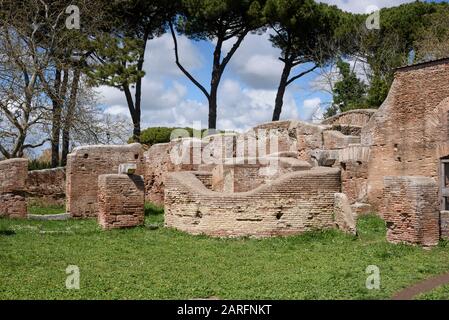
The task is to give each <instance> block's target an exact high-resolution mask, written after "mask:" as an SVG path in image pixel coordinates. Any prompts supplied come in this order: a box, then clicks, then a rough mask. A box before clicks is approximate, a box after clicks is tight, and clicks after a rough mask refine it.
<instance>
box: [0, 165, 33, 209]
mask: <svg viewBox="0 0 449 320" xmlns="http://www.w3.org/2000/svg"><path fill="white" fill-rule="evenodd" d="M27 177H28V160H26V159H10V160H4V161H0V217H7V218H26V217H27V204H26V199H25V190H26V179H27Z"/></svg>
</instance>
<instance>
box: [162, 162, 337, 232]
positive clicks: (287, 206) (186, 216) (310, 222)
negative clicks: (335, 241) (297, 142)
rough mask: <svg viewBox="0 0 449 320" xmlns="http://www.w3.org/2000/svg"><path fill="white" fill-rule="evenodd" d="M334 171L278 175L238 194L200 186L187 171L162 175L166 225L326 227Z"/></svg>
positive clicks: (204, 229)
mask: <svg viewBox="0 0 449 320" xmlns="http://www.w3.org/2000/svg"><path fill="white" fill-rule="evenodd" d="M338 192H340V171H339V170H338V169H334V168H315V169H312V170H308V171H298V172H292V173H288V174H285V175H283V176H282V177H280V178H279V179H277V180H275V181H273V182H272V183H271V184H267V185H262V186H260V187H258V188H256V189H254V190H251V191H249V192H243V193H220V192H214V191H212V190H210V189H208V188H206V187H205V186H204V185H203V184H202V183H201V181H200V180H198V179H197V178H196V176H195V175H194V174H193V173H190V172H174V173H169V174H167V180H166V190H165V195H166V196H165V223H166V226H168V227H172V228H176V229H179V230H182V231H186V232H189V233H192V234H207V235H211V236H220V237H221V236H223V237H225V236H249V235H251V236H258V237H264V236H272V235H291V234H298V233H301V232H304V231H309V230H315V229H326V228H332V227H333V226H334V225H335V222H334V219H333V210H334V194H335V193H338Z"/></svg>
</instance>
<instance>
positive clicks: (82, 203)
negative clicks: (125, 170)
mask: <svg viewBox="0 0 449 320" xmlns="http://www.w3.org/2000/svg"><path fill="white" fill-rule="evenodd" d="M67 160H68V161H67V212H68V213H70V214H71V216H72V217H75V218H88V217H96V216H97V214H98V202H97V199H98V177H99V176H100V175H102V174H115V173H117V172H118V167H119V165H120V164H121V163H135V164H137V171H136V174H137V175H141V174H143V172H144V170H143V150H142V146H141V145H140V144H131V145H124V146H88V147H80V148H76V149H75V150H74V151H73V153H71V154H70V155H69V156H68V159H67Z"/></svg>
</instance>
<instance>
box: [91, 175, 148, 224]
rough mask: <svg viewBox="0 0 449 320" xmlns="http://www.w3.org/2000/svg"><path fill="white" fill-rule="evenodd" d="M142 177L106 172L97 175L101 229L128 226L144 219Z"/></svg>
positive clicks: (140, 222)
mask: <svg viewBox="0 0 449 320" xmlns="http://www.w3.org/2000/svg"><path fill="white" fill-rule="evenodd" d="M144 189H145V188H144V181H143V177H141V176H137V175H127V174H106V175H100V176H99V177H98V208H99V210H98V223H99V224H100V226H101V227H102V228H103V229H117V228H129V227H136V226H139V225H142V224H143V223H144V220H145V209H144V207H145V192H144Z"/></svg>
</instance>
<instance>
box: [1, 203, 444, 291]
mask: <svg viewBox="0 0 449 320" xmlns="http://www.w3.org/2000/svg"><path fill="white" fill-rule="evenodd" d="M157 212H158V209H157V208H155V207H150V206H147V213H148V216H147V218H146V224H147V226H146V227H139V228H134V229H128V230H116V231H108V232H105V231H101V230H100V229H99V228H98V226H97V224H96V221H95V220H82V221H47V222H43V221H26V220H25V221H23V220H22V221H20V220H5V219H0V246H1V250H0V266H1V267H0V299H80V298H83V299H191V298H204V297H209V296H218V297H220V298H222V299H388V298H390V297H391V296H392V295H393V293H395V292H397V291H398V290H400V289H401V288H404V287H407V286H409V285H412V284H414V283H416V282H418V281H420V280H423V279H425V278H428V277H430V276H432V275H436V274H440V273H443V272H445V271H447V269H448V268H449V266H448V264H447V262H448V261H449V246H444V245H441V246H439V247H436V248H434V249H433V250H431V251H426V250H423V249H421V248H419V247H412V246H405V245H392V244H389V243H387V242H386V241H385V226H384V223H383V222H382V221H381V220H380V219H378V218H376V217H373V216H369V217H363V218H361V219H360V221H359V237H358V238H356V237H352V236H349V235H346V234H343V233H341V232H339V231H336V230H330V231H324V232H311V233H306V234H304V235H300V236H294V237H287V238H271V239H259V240H258V239H246V238H245V239H213V238H209V237H206V236H191V235H188V234H185V233H182V232H178V231H175V230H171V229H167V228H163V227H162V226H163V216H162V215H161V214H157ZM159 212H160V209H159ZM149 224H151V225H154V224H156V225H158V226H159V228H158V229H155V228H148V225H149ZM154 229H155V230H154ZM68 265H77V266H79V268H80V274H81V289H80V290H67V289H66V288H65V281H66V277H67V275H66V273H65V270H66V268H67V266H68ZM368 265H377V266H378V267H379V268H380V271H381V289H380V290H368V289H366V287H365V281H366V277H367V274H366V273H365V270H366V267H367V266H368Z"/></svg>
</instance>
